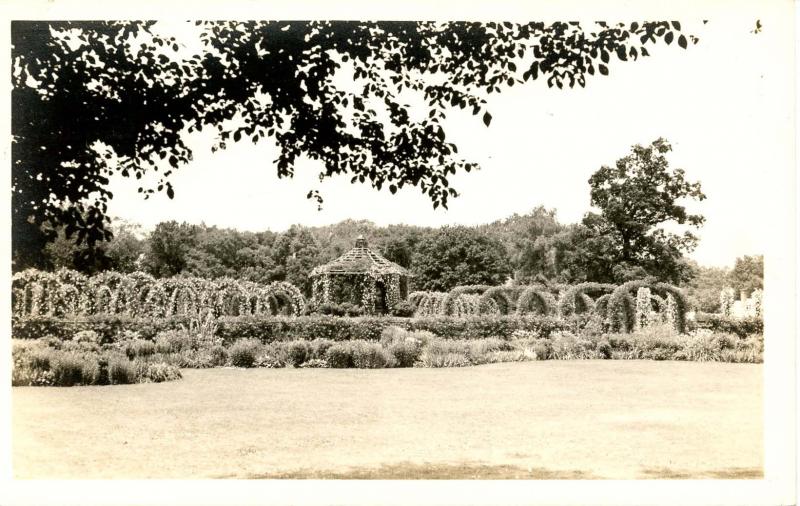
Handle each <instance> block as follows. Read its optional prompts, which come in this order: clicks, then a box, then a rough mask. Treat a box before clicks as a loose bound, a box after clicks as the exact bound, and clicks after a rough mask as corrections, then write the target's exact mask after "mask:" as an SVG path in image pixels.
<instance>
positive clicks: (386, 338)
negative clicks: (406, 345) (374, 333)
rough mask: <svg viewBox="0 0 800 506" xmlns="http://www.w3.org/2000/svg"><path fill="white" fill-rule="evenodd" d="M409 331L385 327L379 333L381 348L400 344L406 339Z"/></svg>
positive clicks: (396, 327)
mask: <svg viewBox="0 0 800 506" xmlns="http://www.w3.org/2000/svg"><path fill="white" fill-rule="evenodd" d="M408 335H409V331H408V330H406V329H404V328H402V327H398V326H396V325H392V326H391V327H386V328H385V329H383V330H382V331H381V341H380V342H381V345H382V346H390V345H392V344H394V343H401V342H404V341H405V340H406V338H408Z"/></svg>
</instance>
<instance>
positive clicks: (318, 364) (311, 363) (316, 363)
mask: <svg viewBox="0 0 800 506" xmlns="http://www.w3.org/2000/svg"><path fill="white" fill-rule="evenodd" d="M300 367H304V368H323V367H328V362H326V361H325V360H321V359H318V358H312V359H310V360H307V361H305V362H303V363H302V364H300Z"/></svg>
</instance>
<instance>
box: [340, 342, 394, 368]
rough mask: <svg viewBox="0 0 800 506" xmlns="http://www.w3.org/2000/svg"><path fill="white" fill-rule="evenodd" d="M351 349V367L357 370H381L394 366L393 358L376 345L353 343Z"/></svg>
mask: <svg viewBox="0 0 800 506" xmlns="http://www.w3.org/2000/svg"><path fill="white" fill-rule="evenodd" d="M350 345H351V347H352V354H353V355H352V356H353V367H356V368H358V369H381V368H384V367H393V366H394V357H393V356H392V355H391V354H390V353H389V352H388V351H386V349H385V348H383V346H381V345H380V344H378V343H369V342H366V341H355V342H353V343H350Z"/></svg>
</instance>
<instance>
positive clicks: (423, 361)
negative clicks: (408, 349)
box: [419, 338, 472, 367]
mask: <svg viewBox="0 0 800 506" xmlns="http://www.w3.org/2000/svg"><path fill="white" fill-rule="evenodd" d="M468 353H469V349H468V344H466V343H464V342H462V341H450V340H445V339H441V338H435V339H431V340H430V341H429V342H428V343H427V344H426V345H425V346H424V347H423V348H422V353H420V356H419V365H420V366H422V367H464V366H468V365H472V363H471V362H470V360H469V357H468V356H467V355H468Z"/></svg>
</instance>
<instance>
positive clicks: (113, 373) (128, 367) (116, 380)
mask: <svg viewBox="0 0 800 506" xmlns="http://www.w3.org/2000/svg"><path fill="white" fill-rule="evenodd" d="M136 377H137V375H136V365H135V364H134V363H133V362H131V361H130V360H127V359H126V358H125V357H122V356H110V357H108V382H109V383H110V384H111V385H127V384H130V383H136Z"/></svg>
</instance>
